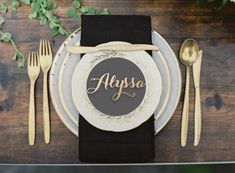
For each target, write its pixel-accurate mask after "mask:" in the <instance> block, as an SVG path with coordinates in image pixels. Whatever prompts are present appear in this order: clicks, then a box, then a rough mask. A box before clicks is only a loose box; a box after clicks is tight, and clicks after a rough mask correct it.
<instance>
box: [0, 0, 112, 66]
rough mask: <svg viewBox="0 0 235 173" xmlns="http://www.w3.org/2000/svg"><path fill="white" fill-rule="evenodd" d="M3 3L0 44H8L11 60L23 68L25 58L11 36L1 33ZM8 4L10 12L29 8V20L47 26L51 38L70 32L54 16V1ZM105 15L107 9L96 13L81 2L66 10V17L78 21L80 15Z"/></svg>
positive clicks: (1, 19)
mask: <svg viewBox="0 0 235 173" xmlns="http://www.w3.org/2000/svg"><path fill="white" fill-rule="evenodd" d="M5 1H7V0H4V1H3V2H0V14H1V15H0V42H5V43H10V44H11V45H12V47H13V48H14V50H15V54H14V56H13V59H14V60H16V61H17V62H18V66H19V67H23V66H24V63H25V58H24V55H23V54H22V52H21V51H20V50H19V49H18V48H17V46H16V44H15V42H14V40H13V39H12V35H11V33H9V32H3V31H2V29H1V27H2V25H3V24H4V23H5V17H6V13H7V6H6V5H5ZM8 2H9V3H8V4H9V7H10V9H11V10H13V11H14V10H17V8H19V7H20V5H21V4H22V3H24V4H27V5H29V6H31V8H32V13H31V14H29V18H31V19H37V20H39V21H40V24H41V25H46V24H48V25H49V27H50V28H51V31H52V36H53V37H54V36H57V35H64V36H68V35H69V34H70V33H71V32H70V31H69V30H67V29H65V28H64V27H63V26H62V25H61V24H60V20H59V17H57V16H56V15H55V14H54V10H55V9H56V8H57V5H56V3H55V0H8ZM82 14H84V15H107V14H109V12H108V10H107V9H103V10H102V11H98V10H97V9H95V8H93V7H88V6H83V5H82V3H81V0H73V3H72V5H71V8H69V10H68V16H69V17H73V18H76V19H80V17H81V15H82Z"/></svg>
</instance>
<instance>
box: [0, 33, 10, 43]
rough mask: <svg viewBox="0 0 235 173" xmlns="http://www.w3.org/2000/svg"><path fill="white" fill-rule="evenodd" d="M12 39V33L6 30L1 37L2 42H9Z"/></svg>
mask: <svg viewBox="0 0 235 173" xmlns="http://www.w3.org/2000/svg"><path fill="white" fill-rule="evenodd" d="M10 40H11V34H10V33H9V32H5V33H3V34H2V36H1V37H0V41H2V42H9V41H10Z"/></svg>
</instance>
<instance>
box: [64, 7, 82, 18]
mask: <svg viewBox="0 0 235 173" xmlns="http://www.w3.org/2000/svg"><path fill="white" fill-rule="evenodd" d="M67 15H68V16H69V17H73V18H75V19H80V18H81V13H80V12H76V11H75V10H74V9H69V10H68V12H67Z"/></svg>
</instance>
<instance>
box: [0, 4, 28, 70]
mask: <svg viewBox="0 0 235 173" xmlns="http://www.w3.org/2000/svg"><path fill="white" fill-rule="evenodd" d="M0 12H1V16H0V28H1V27H2V25H3V24H4V23H5V17H6V13H7V7H6V5H5V4H4V3H2V4H0ZM0 41H1V42H5V43H11V45H12V47H13V48H14V50H15V54H14V56H13V57H12V59H13V60H16V61H17V62H18V67H24V63H25V58H24V55H23V54H22V52H21V51H20V50H19V49H18V48H17V46H16V44H15V42H14V41H13V39H12V35H11V34H10V33H9V32H3V31H0Z"/></svg>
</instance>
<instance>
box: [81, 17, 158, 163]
mask: <svg viewBox="0 0 235 173" xmlns="http://www.w3.org/2000/svg"><path fill="white" fill-rule="evenodd" d="M81 26H82V30H81V45H82V46H96V45H98V44H101V43H106V42H109V41H125V42H129V43H135V44H137V43H139V44H141V43H142V44H151V43H152V41H151V40H152V39H151V18H150V17H149V16H124V15H123V16H119V15H112V16H111V15H110V16H82V24H81ZM149 53H150V54H151V52H149ZM152 158H154V116H151V118H150V119H149V120H147V121H146V122H144V123H143V124H141V125H140V126H139V127H137V128H135V129H133V130H130V131H126V132H110V131H103V130H100V129H97V128H96V127H94V126H92V125H91V124H90V123H89V122H87V121H86V120H85V119H84V118H83V117H82V116H79V159H80V160H81V161H83V162H90V163H91V162H93V163H125V162H126V163H128V162H129V163H130V162H145V161H149V160H150V159H152Z"/></svg>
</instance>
